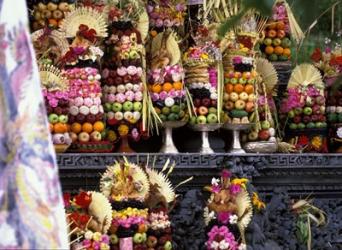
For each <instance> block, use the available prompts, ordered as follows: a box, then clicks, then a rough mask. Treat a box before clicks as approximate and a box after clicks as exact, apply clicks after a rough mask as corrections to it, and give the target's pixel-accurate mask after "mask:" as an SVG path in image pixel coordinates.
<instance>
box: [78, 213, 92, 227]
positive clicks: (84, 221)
mask: <svg viewBox="0 0 342 250" xmlns="http://www.w3.org/2000/svg"><path fill="white" fill-rule="evenodd" d="M89 219H90V216H89V215H87V214H81V215H80V217H79V220H78V222H79V223H78V225H79V227H81V228H84V227H85V226H86V225H87V223H88V221H89Z"/></svg>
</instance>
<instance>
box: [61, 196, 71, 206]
mask: <svg viewBox="0 0 342 250" xmlns="http://www.w3.org/2000/svg"><path fill="white" fill-rule="evenodd" d="M70 198H71V195H70V193H64V194H63V201H64V207H66V208H68V207H70Z"/></svg>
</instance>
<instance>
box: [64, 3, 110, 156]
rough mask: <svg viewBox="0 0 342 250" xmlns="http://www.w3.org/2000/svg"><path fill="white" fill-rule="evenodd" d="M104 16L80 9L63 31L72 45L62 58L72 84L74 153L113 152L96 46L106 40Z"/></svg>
mask: <svg viewBox="0 0 342 250" xmlns="http://www.w3.org/2000/svg"><path fill="white" fill-rule="evenodd" d="M106 28H107V27H106V24H105V20H104V17H103V16H102V15H101V14H100V13H98V12H96V11H95V10H92V9H90V8H77V9H76V10H75V11H73V12H70V13H69V14H68V15H67V16H66V18H65V19H64V20H63V23H62V25H61V31H62V32H64V33H65V34H66V36H67V37H72V38H74V39H73V42H72V44H71V46H70V49H69V51H68V52H67V53H66V54H65V56H64V57H63V58H62V63H63V65H64V67H65V71H64V76H65V77H66V78H68V80H69V84H70V93H69V94H70V103H69V104H70V105H69V106H70V107H69V120H70V124H71V131H72V132H71V137H72V139H73V146H72V150H75V151H82V152H110V151H111V150H112V145H110V144H109V143H107V142H102V141H103V140H104V139H105V133H104V131H105V124H104V122H103V116H104V110H103V107H102V105H101V96H102V93H101V85H100V79H101V75H100V74H99V71H98V69H97V67H98V65H97V60H99V58H101V56H102V55H103V52H102V51H101V49H100V48H99V47H98V46H97V44H98V41H99V40H98V39H99V38H100V37H106V35H107V33H106Z"/></svg>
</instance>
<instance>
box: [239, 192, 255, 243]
mask: <svg viewBox="0 0 342 250" xmlns="http://www.w3.org/2000/svg"><path fill="white" fill-rule="evenodd" d="M235 200H236V204H237V216H238V217H239V221H238V227H239V230H240V233H241V238H242V242H245V230H246V228H247V227H248V225H249V223H250V222H251V220H252V216H253V207H252V202H251V198H250V196H249V194H248V192H247V191H246V190H244V189H242V190H241V192H240V193H239V194H238V195H237V196H236V198H235Z"/></svg>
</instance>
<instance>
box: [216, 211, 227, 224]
mask: <svg viewBox="0 0 342 250" xmlns="http://www.w3.org/2000/svg"><path fill="white" fill-rule="evenodd" d="M229 217H230V213H229V212H219V213H218V214H217V220H218V221H219V223H222V224H228V223H229Z"/></svg>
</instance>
